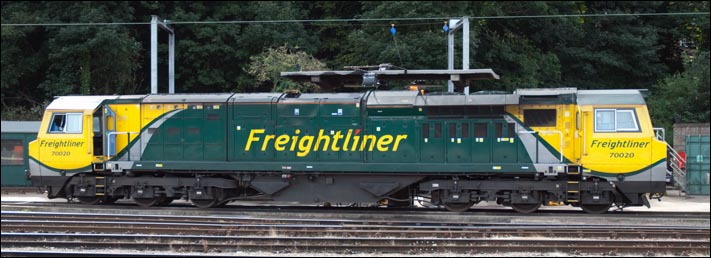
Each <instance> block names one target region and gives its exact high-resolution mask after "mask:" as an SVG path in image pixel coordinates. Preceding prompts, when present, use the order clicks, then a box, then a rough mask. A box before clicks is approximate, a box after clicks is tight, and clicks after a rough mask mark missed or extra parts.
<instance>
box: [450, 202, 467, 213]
mask: <svg viewBox="0 0 711 258" xmlns="http://www.w3.org/2000/svg"><path fill="white" fill-rule="evenodd" d="M472 205H474V203H472V202H465V203H451V202H448V203H444V207H445V208H447V210H448V211H452V212H463V211H467V210H468V209H469V208H471V207H472Z"/></svg>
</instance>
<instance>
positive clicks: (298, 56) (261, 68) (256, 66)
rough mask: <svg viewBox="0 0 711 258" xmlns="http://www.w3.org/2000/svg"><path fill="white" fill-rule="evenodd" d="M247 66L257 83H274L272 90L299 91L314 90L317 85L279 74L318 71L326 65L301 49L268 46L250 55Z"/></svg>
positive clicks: (316, 89) (316, 88)
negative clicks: (298, 81) (285, 77)
mask: <svg viewBox="0 0 711 258" xmlns="http://www.w3.org/2000/svg"><path fill="white" fill-rule="evenodd" d="M250 59H251V63H250V64H249V67H248V68H247V69H245V70H246V71H247V72H248V73H249V74H251V75H253V76H254V77H255V78H256V81H257V82H258V83H259V84H265V83H269V84H272V85H274V86H273V87H272V91H274V92H283V91H284V90H292V89H298V90H300V91H301V92H316V91H318V90H319V87H318V85H316V84H313V83H303V84H299V83H296V82H293V81H290V80H288V79H284V78H282V77H281V76H280V73H281V72H285V71H294V70H297V71H318V70H325V69H326V65H325V64H323V63H322V62H321V61H319V60H317V59H316V58H314V57H313V56H311V55H309V54H307V53H305V52H303V51H292V50H291V49H290V48H288V47H287V46H280V47H276V48H269V49H267V50H266V51H264V52H263V53H261V54H259V55H256V56H252V57H251V58H250Z"/></svg>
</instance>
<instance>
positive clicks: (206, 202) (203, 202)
mask: <svg viewBox="0 0 711 258" xmlns="http://www.w3.org/2000/svg"><path fill="white" fill-rule="evenodd" d="M190 202H192V203H193V205H195V207H198V208H202V209H207V208H211V207H214V206H216V205H217V199H214V198H213V199H190Z"/></svg>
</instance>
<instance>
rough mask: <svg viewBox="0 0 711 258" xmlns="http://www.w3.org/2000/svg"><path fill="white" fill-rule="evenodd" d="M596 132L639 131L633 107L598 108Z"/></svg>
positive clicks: (596, 112)
mask: <svg viewBox="0 0 711 258" xmlns="http://www.w3.org/2000/svg"><path fill="white" fill-rule="evenodd" d="M595 132H639V123H637V117H636V115H635V112H634V110H632V109H596V110H595Z"/></svg>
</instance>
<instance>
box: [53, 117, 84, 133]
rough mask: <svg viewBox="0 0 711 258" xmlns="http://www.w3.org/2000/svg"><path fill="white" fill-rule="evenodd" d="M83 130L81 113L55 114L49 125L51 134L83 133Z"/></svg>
mask: <svg viewBox="0 0 711 258" xmlns="http://www.w3.org/2000/svg"><path fill="white" fill-rule="evenodd" d="M81 129H82V119H81V113H66V114H54V115H52V122H51V124H50V125H49V132H50V133H81Z"/></svg>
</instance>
